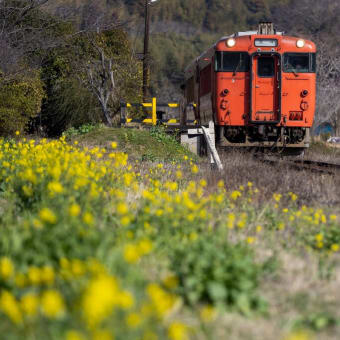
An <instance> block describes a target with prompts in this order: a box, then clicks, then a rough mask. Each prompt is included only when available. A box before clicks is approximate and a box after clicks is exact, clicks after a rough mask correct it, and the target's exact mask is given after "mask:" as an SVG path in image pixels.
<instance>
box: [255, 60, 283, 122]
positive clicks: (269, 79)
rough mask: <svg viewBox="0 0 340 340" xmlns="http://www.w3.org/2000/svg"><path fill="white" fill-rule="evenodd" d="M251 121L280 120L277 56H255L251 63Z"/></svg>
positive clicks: (278, 65) (278, 63) (278, 64)
mask: <svg viewBox="0 0 340 340" xmlns="http://www.w3.org/2000/svg"><path fill="white" fill-rule="evenodd" d="M252 68H253V69H252V72H253V74H252V86H251V88H252V100H251V117H250V118H251V121H253V122H267V123H274V122H278V121H279V120H280V71H281V66H280V59H279V56H277V55H272V54H270V55H261V54H260V55H255V56H254V57H253V62H252Z"/></svg>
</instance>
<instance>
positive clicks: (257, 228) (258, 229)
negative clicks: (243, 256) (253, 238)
mask: <svg viewBox="0 0 340 340" xmlns="http://www.w3.org/2000/svg"><path fill="white" fill-rule="evenodd" d="M261 231H262V226H260V225H258V226H256V232H257V233H260V232H261Z"/></svg>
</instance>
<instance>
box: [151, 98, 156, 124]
mask: <svg viewBox="0 0 340 340" xmlns="http://www.w3.org/2000/svg"><path fill="white" fill-rule="evenodd" d="M156 124H157V99H156V98H155V97H153V98H152V125H156Z"/></svg>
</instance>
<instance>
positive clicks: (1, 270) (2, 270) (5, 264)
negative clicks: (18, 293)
mask: <svg viewBox="0 0 340 340" xmlns="http://www.w3.org/2000/svg"><path fill="white" fill-rule="evenodd" d="M13 274H14V266H13V263H12V261H11V259H9V258H8V257H2V258H1V259H0V277H2V278H3V279H4V280H8V279H9V278H10V277H12V276H13Z"/></svg>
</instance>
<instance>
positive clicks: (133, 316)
mask: <svg viewBox="0 0 340 340" xmlns="http://www.w3.org/2000/svg"><path fill="white" fill-rule="evenodd" d="M141 323H142V318H141V317H140V316H139V315H138V314H137V313H130V314H129V315H128V316H127V317H126V324H127V325H128V326H129V327H130V328H137V327H138V326H139V325H140V324H141Z"/></svg>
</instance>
